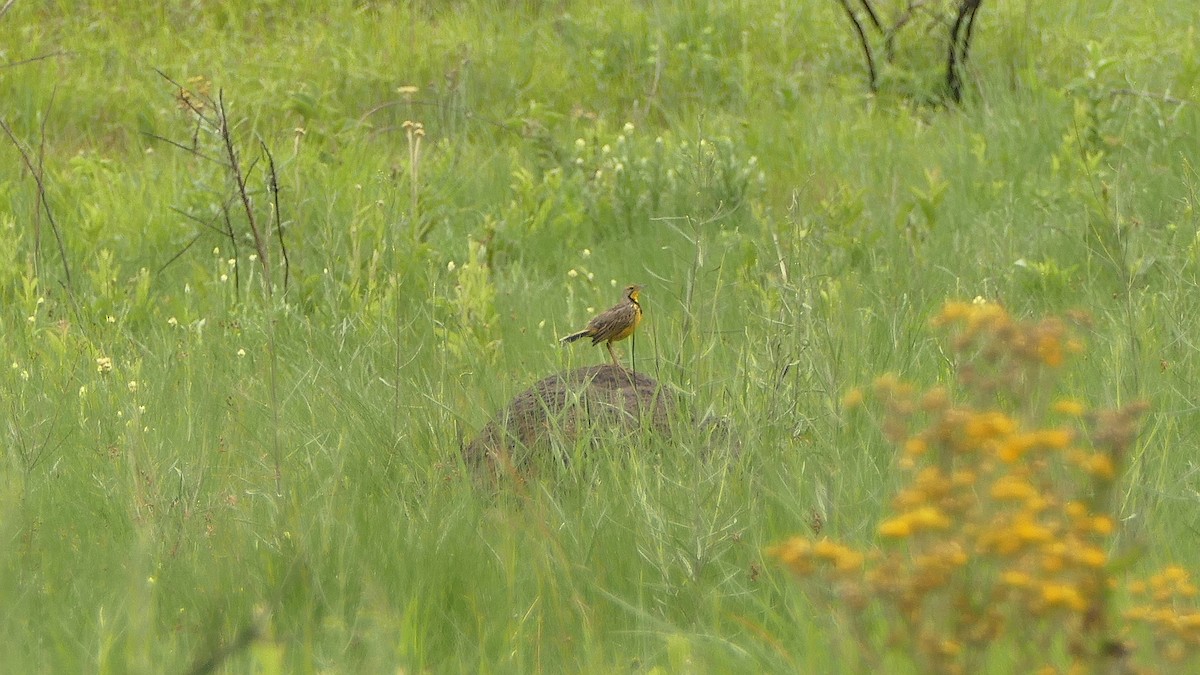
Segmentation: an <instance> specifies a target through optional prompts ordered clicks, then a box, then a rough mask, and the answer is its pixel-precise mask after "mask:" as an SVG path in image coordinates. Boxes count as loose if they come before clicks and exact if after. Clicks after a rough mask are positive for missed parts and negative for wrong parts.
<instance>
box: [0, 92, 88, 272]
mask: <svg viewBox="0 0 1200 675" xmlns="http://www.w3.org/2000/svg"><path fill="white" fill-rule="evenodd" d="M51 100H52V101H53V99H51ZM48 116H49V113H47V117H48ZM0 129H3V130H4V134H5V135H6V136H8V140H9V142H11V143H12V144H13V147H14V148H16V149H17V153H18V154H20V155H21V161H22V162H23V163H24V164H25V168H27V169H29V173H30V175H32V176H33V181H34V183H35V184H36V185H37V201H38V202H39V203H40V204H41V207H42V209H41V210H42V211H44V212H45V214H46V220H47V222H49V223H50V231H51V232H52V233H53V234H54V240H55V242H56V244H57V245H58V255H59V258H61V259H62V265H63V276H64V279H65V286H66V288H67V292H68V293H71V294H72V295H74V284H73V282H72V280H71V264H70V261H69V260H68V258H67V244H66V242H65V241H64V240H63V236H62V229H61V228H60V227H59V226H58V221H57V220H55V219H54V211H53V210H52V209H51V208H50V201H49V199H47V197H46V181H45V176H44V175H43V174H42V162H41V159H40V158H39V160H38V161H37V162H36V163H35V162H34V161H33V158H32V157H30V153H29V151H28V150H27V149H26V148H25V146H23V145H21V142H20V141H19V140H17V136H16V134H15V133H13V130H12V127H10V126H9V125H8V121H7V120H5V119H4V118H3V117H0ZM41 133H42V141H41V143H40V144H39V147H41V146H44V143H45V133H46V127H45V119H44V118H43V121H42V129H41ZM38 222H40V220H39V221H38ZM34 241H35V244H34V250H35V252H40V249H41V227H40V225H35V233H34ZM35 257H36V256H35Z"/></svg>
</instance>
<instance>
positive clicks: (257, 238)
mask: <svg viewBox="0 0 1200 675" xmlns="http://www.w3.org/2000/svg"><path fill="white" fill-rule="evenodd" d="M217 116H218V119H219V120H220V125H219V127H218V130H219V131H220V134H221V141H222V142H223V143H224V145H225V157H226V158H227V159H228V161H229V174H230V177H231V178H232V179H233V185H234V189H235V190H236V192H237V194H238V197H240V198H241V202H242V210H243V211H244V212H245V214H246V223H247V224H248V225H249V226H250V235H251V236H252V237H253V238H254V250H255V252H257V253H258V263H259V265H261V266H262V269H263V283H264V284H265V286H266V290H267V295H268V296H270V295H273V287H272V285H271V261H270V258H269V257H268V249H267V242H266V239H265V238H264V237H263V234H262V230H261V229H260V228H259V226H258V219H257V218H256V217H255V216H254V204H253V203H252V202H251V201H250V193H249V191H248V190H247V189H246V175H247V174H248V172H243V171H242V165H241V160H240V159H239V157H238V152H237V148H236V147H235V146H234V143H233V130H232V129H231V128H230V125H229V117H228V114H227V112H226V110H225V92H224V90H221V91H219V92H217Z"/></svg>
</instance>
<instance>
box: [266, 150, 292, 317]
mask: <svg viewBox="0 0 1200 675" xmlns="http://www.w3.org/2000/svg"><path fill="white" fill-rule="evenodd" d="M258 144H259V146H261V147H262V151H263V154H265V155H266V156H267V190H268V191H269V192H270V193H271V204H272V206H273V207H274V208H273V209H272V215H273V216H274V219H275V234H276V236H277V237H278V238H279V252H280V256H281V257H282V258H283V292H284V293H287V290H288V277H289V276H290V274H291V267H292V263H291V261H290V260H289V259H288V252H287V244H286V243H285V242H284V240H283V215H282V212H281V211H280V210H279V174H277V173H276V172H275V156H274V155H272V154H271V149H270V148H268V147H267V144H266V143H264V142H263V140H262V139H261V138H260V139H259V141H258Z"/></svg>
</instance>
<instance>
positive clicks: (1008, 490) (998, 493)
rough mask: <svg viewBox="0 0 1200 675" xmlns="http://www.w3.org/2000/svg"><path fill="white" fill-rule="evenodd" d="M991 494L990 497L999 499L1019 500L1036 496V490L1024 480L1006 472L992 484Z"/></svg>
mask: <svg viewBox="0 0 1200 675" xmlns="http://www.w3.org/2000/svg"><path fill="white" fill-rule="evenodd" d="M991 495H992V499H996V500H999V501H1019V500H1026V499H1032V498H1034V497H1036V496H1037V495H1038V491H1037V488H1035V487H1033V486H1032V485H1030V484H1029V483H1028V482H1026V481H1025V480H1023V479H1021V478H1018V477H1017V476H1013V475H1011V474H1008V475H1004V476H1001V477H1000V478H999V479H997V480H996V482H995V483H993V484H992V491H991Z"/></svg>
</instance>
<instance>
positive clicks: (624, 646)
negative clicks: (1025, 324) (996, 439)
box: [0, 0, 1200, 673]
mask: <svg viewBox="0 0 1200 675" xmlns="http://www.w3.org/2000/svg"><path fill="white" fill-rule="evenodd" d="M227 4H228V5H229V6H228V7H222V6H221V5H222V3H207V2H191V1H187V0H168V1H166V2H161V3H156V4H155V6H154V8H150V9H147V8H146V6H145V5H144V4H143V3H134V2H129V1H127V0H120V1H118V2H104V3H101V2H78V3H45V2H42V3H38V2H17V3H15V5H13V6H12V8H11V10H10V11H9V12H8V13H7V14H4V15H3V16H2V17H0V45H3V46H2V47H0V120H3V122H4V125H5V127H6V128H7V130H8V132H9V135H8V137H7V139H6V140H4V141H3V142H0V167H2V169H0V232H2V233H3V234H2V235H0V236H2V237H3V241H4V244H3V245H0V350H2V354H3V357H4V359H3V362H2V363H0V366H2V367H0V391H2V392H3V394H2V400H0V410H2V411H3V412H2V413H0V419H3V420H4V422H5V424H3V425H2V426H0V447H2V448H3V453H4V454H3V455H2V456H0V466H2V468H3V470H2V471H0V607H3V610H2V611H0V636H2V637H0V663H4V664H6V667H11V668H14V669H16V670H20V671H30V672H34V671H41V672H105V673H123V672H134V673H152V672H210V671H213V670H217V671H220V672H262V673H285V672H286V673H298V672H317V671H319V672H330V673H342V672H344V673H362V672H380V673H382V672H387V673H395V672H548V673H556V672H596V673H602V672H666V673H682V672H689V673H690V672H699V673H705V672H712V673H717V672H762V671H768V672H835V671H842V672H846V671H854V670H858V669H861V668H866V667H867V665H866V664H868V663H869V662H870V659H869V658H866V657H864V656H863V655H862V654H860V653H858V652H857V651H856V648H854V647H853V646H848V643H847V642H846V641H845V640H841V639H839V633H840V631H842V630H843V629H844V626H842V625H841V624H839V623H838V622H837V621H831V620H830V615H829V614H828V613H827V612H826V611H825V610H824V609H823V608H822V607H820V606H818V605H816V604H812V603H810V602H809V601H808V600H807V599H806V598H807V597H808V596H806V595H804V594H802V593H801V592H800V591H799V590H798V585H797V584H796V583H795V582H794V581H793V579H792V578H791V575H790V574H789V573H788V571H787V570H786V569H785V568H784V567H783V566H781V565H780V564H778V562H777V561H775V560H774V559H773V558H772V557H770V556H768V555H767V554H766V553H765V550H766V549H767V548H768V547H770V546H772V545H775V544H777V543H778V542H780V541H783V540H785V539H787V538H788V537H791V536H792V535H797V534H801V535H804V534H805V533H807V535H808V536H815V535H812V533H811V529H810V528H811V525H812V524H813V521H814V518H816V519H819V520H820V521H821V522H822V530H823V531H822V533H821V536H828V537H831V538H834V539H836V540H838V541H842V542H848V543H849V544H850V545H853V546H855V547H857V548H860V549H866V548H869V547H872V546H875V545H876V544H878V543H880V542H879V541H878V540H879V537H878V534H877V532H878V526H879V523H880V522H881V520H883V519H884V518H886V517H887V516H888V513H889V508H890V503H889V502H890V495H891V494H893V493H894V492H895V491H896V490H897V489H898V488H899V487H901V486H902V483H903V481H904V474H903V472H901V471H898V469H897V463H898V461H899V460H898V458H897V453H896V448H895V447H894V446H893V445H892V444H890V443H888V442H887V440H886V439H885V438H884V436H883V435H881V433H880V431H879V429H878V428H877V425H876V424H875V423H873V422H872V418H871V417H870V416H867V415H859V414H850V413H848V412H847V411H846V410H844V409H843V397H844V396H845V395H846V393H847V392H848V391H851V390H852V389H853V388H855V387H857V386H860V385H867V384H869V383H870V382H872V381H873V380H874V379H875V378H876V377H877V376H879V375H882V374H884V373H896V374H898V375H899V376H900V377H901V378H904V379H906V380H910V381H912V382H915V383H916V384H917V385H918V386H920V387H923V388H924V387H930V386H933V385H935V384H936V383H939V382H946V383H948V382H949V378H950V377H951V374H952V372H953V369H954V359H953V358H952V356H951V352H950V349H949V348H948V347H947V344H946V341H945V340H943V339H940V337H939V336H940V335H941V334H940V333H939V332H938V331H935V330H932V329H931V328H930V318H931V317H933V316H934V315H936V314H937V313H938V312H939V310H940V309H941V308H942V307H943V305H944V303H946V302H947V301H950V300H965V301H968V302H969V301H971V300H972V299H974V298H976V297H981V298H984V299H987V300H990V301H994V302H999V303H1002V304H1003V305H1004V306H1005V307H1007V308H1008V310H1009V311H1010V312H1011V313H1012V314H1013V315H1014V316H1017V317H1030V318H1036V317H1041V316H1046V315H1060V314H1064V313H1066V312H1077V311H1081V312H1085V313H1087V314H1088V315H1089V316H1090V321H1089V322H1088V323H1087V324H1086V327H1083V328H1080V329H1078V331H1077V333H1078V336H1079V337H1080V338H1081V340H1082V342H1083V344H1084V346H1085V351H1084V352H1083V353H1082V355H1081V356H1079V357H1076V358H1075V359H1073V360H1071V361H1069V362H1068V364H1067V365H1066V366H1064V367H1063V369H1062V377H1061V384H1060V387H1061V392H1060V393H1061V395H1063V396H1070V397H1072V398H1075V399H1079V400H1083V401H1086V402H1088V404H1089V405H1094V406H1100V407H1113V406H1119V405H1124V404H1128V403H1131V402H1134V401H1145V402H1147V403H1148V404H1149V405H1150V410H1149V412H1148V413H1147V414H1146V415H1145V417H1144V418H1143V420H1142V431H1141V434H1140V435H1139V436H1138V440H1137V441H1136V443H1135V445H1134V446H1133V447H1132V449H1131V454H1130V457H1129V459H1128V461H1127V462H1126V463H1125V467H1124V468H1125V471H1124V473H1123V475H1121V476H1120V477H1119V478H1118V479H1117V482H1116V486H1115V494H1116V499H1115V503H1114V507H1113V508H1114V510H1115V513H1114V515H1115V517H1116V520H1117V521H1118V524H1119V525H1118V530H1117V531H1116V532H1115V533H1114V535H1113V536H1112V537H1111V539H1110V541H1109V546H1110V549H1109V550H1108V553H1109V554H1110V555H1111V559H1112V562H1111V564H1110V569H1111V570H1112V573H1113V575H1114V576H1116V577H1122V576H1124V575H1126V574H1130V575H1133V574H1144V573H1149V572H1151V571H1153V570H1157V569H1160V568H1162V567H1164V566H1166V565H1170V564H1173V563H1177V564H1179V565H1182V566H1183V567H1184V568H1187V569H1193V570H1195V569H1200V554H1197V550H1198V548H1197V527H1198V526H1200V496H1198V495H1200V493H1198V488H1200V473H1198V471H1197V465H1196V461H1195V459H1194V458H1193V457H1192V453H1193V450H1194V448H1195V447H1196V446H1197V444H1198V443H1200V415H1198V412H1200V402H1198V400H1197V398H1198V396H1200V392H1198V391H1197V389H1196V386H1195V383H1196V382H1200V352H1198V351H1197V345H1196V336H1197V335H1200V292H1198V289H1197V284H1198V281H1200V227H1198V226H1200V215H1198V214H1197V208H1198V202H1200V171H1198V169H1197V166H1198V165H1200V107H1198V105H1197V102H1198V101H1200V38H1198V37H1197V33H1196V29H1195V27H1196V26H1198V25H1200V4H1197V3H1188V2H1168V1H1167V0H1151V1H1150V2H1143V3H1129V2H1116V1H1112V0H1109V1H1101V2H1083V1H1082V0H1052V1H1050V2H1034V1H1032V0H1023V1H1021V2H1009V3H1003V2H997V3H984V4H983V6H982V9H981V11H980V14H979V19H978V23H977V25H976V27H975V34H974V42H973V45H972V50H971V54H970V61H969V64H968V68H967V70H966V75H967V76H966V82H967V86H966V89H965V97H964V101H963V102H962V104H961V105H958V106H955V105H944V104H942V103H939V101H940V99H941V96H942V95H943V93H944V92H943V91H942V90H941V88H940V87H941V84H940V77H941V71H940V70H939V68H940V63H941V60H942V59H943V58H944V53H945V47H944V42H943V38H942V34H943V29H942V28H938V29H937V32H936V33H933V34H932V37H931V36H929V35H927V34H926V33H924V32H923V31H924V28H922V27H921V26H918V25H915V24H914V25H913V26H912V27H911V28H910V29H906V30H905V31H904V32H903V36H904V39H901V40H900V41H899V42H898V44H897V54H896V57H895V60H894V62H893V63H892V64H890V65H886V64H885V65H884V66H883V67H882V68H881V75H880V83H879V90H878V91H877V92H876V93H874V94H872V93H870V92H869V90H868V87H867V83H866V78H865V73H864V67H863V59H862V55H861V53H860V51H859V48H858V44H857V41H856V39H855V37H854V34H853V33H852V32H851V30H850V27H849V24H848V22H847V20H846V17H845V15H844V14H843V10H842V9H841V6H840V4H839V3H836V2H823V1H822V2H818V1H816V0H808V1H805V2H777V1H768V0H724V1H722V0H688V1H686V2H678V3H668V2H643V1H637V0H621V1H614V2H578V1H575V0H560V1H552V0H545V1H544V2H538V1H534V0H525V1H524V2H500V1H499V0H462V1H459V2H433V1H432V0H420V1H414V2H397V3H388V2H349V1H339V0H334V1H331V2H328V3H316V2H307V1H304V0H301V1H297V2H277V1H274V0H255V1H254V2H243V3H238V4H236V5H235V3H227ZM879 4H880V5H881V7H882V6H884V5H883V3H879ZM235 7H236V8H235ZM887 7H888V11H889V16H890V12H891V5H888V6H887ZM168 78H169V79H168ZM172 81H173V82H172ZM180 85H182V87H183V88H184V89H185V90H186V92H187V93H181V89H180ZM220 105H223V106H224V110H225V113H226V117H227V119H228V121H229V132H228V134H227V137H228V138H229V140H230V141H231V142H232V143H233V149H234V151H235V152H236V153H237V157H238V161H239V166H240V167H241V169H242V173H243V178H244V179H245V183H246V193H247V195H248V197H249V198H250V204H249V212H251V213H253V214H254V219H255V221H254V224H255V227H257V228H258V229H259V234H258V243H257V244H256V241H255V235H254V234H253V232H252V231H251V227H250V222H249V218H248V217H247V209H246V208H245V206H244V205H243V203H242V202H241V200H240V199H239V198H237V194H238V191H237V189H236V184H235V181H236V179H235V178H233V177H232V176H231V172H230V170H229V168H228V154H227V153H228V150H229V148H227V147H226V145H225V143H224V139H223V138H222V134H221V133H220V128H219V125H214V124H212V123H211V122H212V121H213V120H216V119H217V115H219V113H220V110H219V107H218V106H220ZM198 114H202V115H203V116H204V119H206V120H208V121H209V122H204V121H203V120H202V121H200V122H199V123H198V121H197V117H198ZM414 122H416V123H419V124H420V125H421V126H420V127H419V128H418V127H415V126H414V125H413V124H412V123H414ZM268 152H269V157H268ZM269 161H270V162H273V164H274V169H275V175H276V178H277V182H278V192H277V195H276V194H275V193H272V192H271V190H270V181H269V180H268V175H269V173H268V162H269ZM30 167H33V168H35V169H36V170H34V171H31V170H30ZM35 176H40V182H41V184H42V185H43V186H44V193H43V192H42V191H41V190H39V181H38V180H35ZM276 196H277V202H276V199H275V197H276ZM43 202H44V203H43ZM276 204H277V208H278V210H277V211H276ZM277 221H278V222H281V223H282V225H283V228H282V229H283V235H282V238H283V242H284V244H285V245H286V260H287V263H288V264H287V266H286V269H285V266H284V264H283V263H284V255H283V251H282V250H281V248H280V244H279V239H278V238H277V235H276V231H275V227H274V224H275V223H276V222H277ZM230 232H232V233H233V236H230ZM285 275H286V276H285ZM285 281H286V288H285ZM632 282H638V283H642V284H644V285H645V290H644V291H643V300H644V306H645V308H646V316H647V318H646V321H645V323H644V324H643V326H642V329H641V330H640V331H639V332H638V334H637V336H636V341H635V346H634V355H633V358H634V359H635V361H634V365H635V367H636V368H637V369H638V370H641V371H644V372H646V373H649V374H651V375H652V376H654V377H655V378H657V379H658V380H659V381H660V382H662V383H664V385H667V386H670V387H673V388H675V389H677V390H678V391H679V392H680V393H681V397H682V399H683V401H684V402H685V403H686V406H685V408H686V411H685V413H683V414H687V415H696V416H704V415H712V416H714V417H717V418H723V419H724V420H725V421H726V422H727V423H728V425H729V428H730V429H732V431H733V434H735V436H736V438H737V441H738V445H739V447H740V454H739V455H737V456H736V457H734V456H731V455H725V454H718V455H717V456H715V457H702V455H703V454H704V450H703V448H704V447H705V440H706V439H705V438H704V432H703V430H700V429H696V430H692V431H684V432H683V433H681V434H680V435H679V437H677V438H676V439H675V440H674V441H672V442H667V441H650V442H647V443H645V444H642V445H639V446H637V447H628V446H619V447H618V446H614V447H611V448H610V452H607V453H604V454H602V455H601V456H589V458H588V459H587V460H586V462H583V463H580V464H579V465H578V466H575V467H573V468H572V469H571V470H568V471H562V472H559V473H557V474H554V475H551V476H546V477H544V478H542V479H540V480H535V481H532V482H530V483H528V484H526V485H525V486H523V487H521V488H520V489H511V490H501V491H499V492H498V493H496V492H492V491H487V490H482V491H481V490H478V489H476V488H475V486H474V485H472V483H471V481H470V480H469V479H468V478H467V477H466V476H465V475H464V472H463V471H462V470H461V469H462V466H461V463H460V461H459V449H460V447H461V445H462V444H463V443H464V442H466V441H468V440H469V439H470V438H471V437H472V436H473V435H474V434H475V433H476V432H477V431H478V430H479V429H480V428H481V427H482V426H483V425H484V424H486V423H487V421H488V420H489V418H490V417H491V416H492V415H493V414H494V413H495V411H497V410H498V409H500V408H501V407H502V406H503V405H504V404H505V403H506V402H507V400H508V399H510V398H511V397H512V396H514V395H515V394H517V393H518V392H519V391H521V390H522V389H524V388H526V387H528V386H529V385H530V384H532V383H533V382H535V381H536V380H538V379H540V378H542V377H544V376H546V375H549V374H551V373H554V372H557V371H560V370H562V369H565V368H570V367H576V366H580V365H588V364H592V363H599V362H601V361H602V360H603V359H604V358H606V357H605V353H604V351H603V350H602V349H592V348H590V347H584V346H581V345H577V346H575V347H574V348H570V349H568V348H562V347H560V346H559V345H558V344H557V339H556V338H557V337H559V336H562V335H564V334H566V333H567V332H569V331H570V330H572V329H575V328H578V327H580V326H581V325H582V324H583V323H585V322H586V320H587V318H588V317H589V316H590V315H591V313H592V312H594V311H596V310H600V309H603V308H604V307H607V306H608V305H610V304H611V303H613V302H615V301H616V300H617V299H618V296H619V292H620V288H621V287H622V286H624V285H625V284H626V283H632ZM629 345H630V343H629V342H625V343H621V345H620V347H621V350H622V353H624V354H627V355H628V354H629V353H630V352H629ZM627 358H628V357H627ZM626 363H629V361H627V362H626ZM882 545H884V546H887V545H888V544H887V543H886V542H884V543H883V544H882ZM1116 600H1117V602H1124V599H1123V598H1117V599H1116ZM877 646H878V647H879V648H880V649H882V646H879V645H877ZM1058 647H1059V650H1058V651H1053V650H1052V651H1051V652H1050V653H1048V654H1042V655H1041V656H1045V657H1046V658H1047V659H1048V662H1049V665H1051V666H1054V667H1061V668H1065V667H1066V666H1067V665H1068V664H1070V662H1071V656H1070V655H1069V653H1068V652H1069V651H1070V650H1069V649H1068V648H1066V647H1064V646H1063V645H1058ZM885 663H886V664H888V667H889V668H890V669H896V670H900V671H903V670H904V669H919V668H920V667H921V666H920V664H919V663H917V664H914V663H912V662H909V661H906V660H905V659H904V658H903V654H898V655H897V654H892V655H890V656H887V657H886V660H885ZM988 663H989V664H990V666H989V667H991V666H994V667H995V669H996V671H997V672H1008V670H1007V669H1008V668H1010V667H1011V663H1009V665H1008V666H1006V665H1005V663H1006V662H1005V661H1004V657H1003V652H1002V651H1001V655H1000V656H999V657H994V659H993V660H992V661H988ZM1022 663H1024V662H1022ZM1164 667H1166V666H1164Z"/></svg>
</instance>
